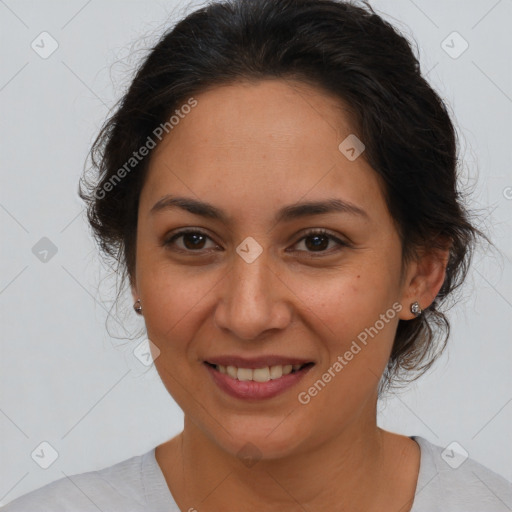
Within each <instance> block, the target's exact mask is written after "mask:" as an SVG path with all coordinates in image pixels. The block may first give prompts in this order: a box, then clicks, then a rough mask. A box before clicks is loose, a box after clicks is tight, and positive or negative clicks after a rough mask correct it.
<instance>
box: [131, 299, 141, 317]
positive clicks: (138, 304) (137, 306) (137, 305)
mask: <svg viewBox="0 0 512 512" xmlns="http://www.w3.org/2000/svg"><path fill="white" fill-rule="evenodd" d="M133 309H134V310H135V313H137V314H138V315H142V304H141V302H140V299H137V301H136V302H135V304H134V305H133Z"/></svg>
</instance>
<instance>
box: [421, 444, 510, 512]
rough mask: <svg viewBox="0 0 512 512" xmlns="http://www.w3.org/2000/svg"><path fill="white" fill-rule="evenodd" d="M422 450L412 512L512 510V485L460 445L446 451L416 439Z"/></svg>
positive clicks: (498, 511)
mask: <svg viewBox="0 0 512 512" xmlns="http://www.w3.org/2000/svg"><path fill="white" fill-rule="evenodd" d="M412 439H414V440H415V441H416V442H417V443H418V444H419V446H420V448H421V461H420V473H419V476H418V483H417V487H416V497H415V500H414V504H413V508H412V510H411V512H424V511H428V512H433V511H434V510H443V511H445V512H473V511H474V512H482V511H483V510H485V511H486V512H501V511H504V512H505V511H507V512H510V510H512V483H510V482H508V481H507V480H505V478H503V477H502V476H500V475H498V474H497V473H494V472H493V471H491V470H490V469H488V468H486V467H485V466H483V465H482V464H480V463H478V462H477V461H475V460H473V459H471V458H469V457H468V454H467V452H466V451H465V450H464V449H463V448H462V447H461V446H460V445H458V444H456V443H452V444H450V445H448V447H446V448H442V447H440V446H437V445H435V444H432V443H430V442H429V441H427V440H426V439H424V438H422V437H419V436H412Z"/></svg>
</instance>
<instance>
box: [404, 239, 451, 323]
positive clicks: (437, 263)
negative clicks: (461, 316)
mask: <svg viewBox="0 0 512 512" xmlns="http://www.w3.org/2000/svg"><path fill="white" fill-rule="evenodd" d="M449 257H450V251H449V249H432V250H429V251H427V252H424V253H423V254H422V255H421V256H420V257H419V258H418V259H417V260H416V261H415V262H414V264H413V265H412V267H411V272H410V275H408V276H407V281H406V283H405V288H404V294H403V297H402V304H403V306H404V307H403V309H402V312H401V315H400V319H401V320H412V319H414V318H417V317H418V316H420V315H421V314H422V312H423V311H424V310H425V309H427V308H428V307H429V306H430V305H431V304H432V302H433V301H434V299H435V298H436V296H437V294H438V293H439V290H440V289H441V287H442V286H443V283H444V280H445V277H446V266H447V264H448V259H449Z"/></svg>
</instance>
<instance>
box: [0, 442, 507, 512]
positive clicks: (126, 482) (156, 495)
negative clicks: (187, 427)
mask: <svg viewBox="0 0 512 512" xmlns="http://www.w3.org/2000/svg"><path fill="white" fill-rule="evenodd" d="M411 438H412V439H414V440H415V441H416V442H417V443H418V444H419V445H420V448H421V461H420V471H419V476H418V482H417V486H416V495H415V499H414V504H413V507H412V509H411V512H436V511H439V512H441V511H442V512H510V511H512V484H511V483H510V482H508V481H507V480H505V479H504V478H503V477H501V476H500V475H498V474H496V473H494V472H492V471H491V470H489V469H487V468H486V467H484V466H482V465H481V464H479V463H478V462H476V461H474V460H472V459H470V458H466V459H465V460H464V459H461V458H457V456H456V455H455V454H454V453H453V452H452V451H450V450H448V451H446V450H444V453H443V448H441V447H439V446H436V445H434V444H432V443H430V442H429V441H427V440H426V439H424V438H422V437H419V436H411ZM461 461H462V462H461ZM198 507H199V505H198ZM0 510H1V511H2V512H50V511H51V512H68V511H73V512H98V510H100V511H102V512H142V511H145V512H180V509H179V508H178V506H177V505H176V502H175V501H174V499H173V497H172V495H171V493H170V491H169V488H168V486H167V483H166V481H165V478H164V475H163V473H162V471H161V469H160V466H159V465H158V463H157V461H156V458H155V449H154V448H152V449H151V450H150V451H148V452H147V453H145V454H142V455H137V456H135V457H131V458H130V459H127V460H124V461H122V462H119V463H117V464H114V465H113V466H109V467H106V468H103V469H100V470H98V471H90V472H87V473H80V474H77V475H73V476H71V477H69V479H68V478H61V479H60V480H56V481H55V482H52V483H50V484H48V485H45V486H44V487H41V488H40V489H36V490H35V491H32V492H29V493H28V494H25V495H23V496H21V497H19V498H17V499H15V500H13V501H11V502H10V503H8V504H7V505H6V506H4V507H2V508H1V509H0ZM183 512H187V511H183Z"/></svg>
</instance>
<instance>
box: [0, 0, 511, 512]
mask: <svg viewBox="0 0 512 512" xmlns="http://www.w3.org/2000/svg"><path fill="white" fill-rule="evenodd" d="M190 5H191V7H187V3H183V2H180V3H178V2H173V1H170V0H168V1H164V0H145V1H135V0H130V1H126V0H123V1H121V0H108V1H102V2H100V1H98V0H92V1H89V2H87V1H85V0H72V1H70V0H68V1H66V2H64V1H57V0H54V1H49V0H45V1H35V0H34V1H27V0H0V31H1V32H0V34H1V36H0V37H1V40H0V43H1V44H0V52H1V58H2V60H1V67H0V104H1V108H2V111H1V112H2V115H1V117H0V130H1V133H0V141H1V151H0V162H1V172H2V185H1V189H0V221H1V261H2V271H1V276H0V311H1V313H0V315H1V330H2V344H1V357H0V372H1V385H0V433H1V440H2V441H1V442H2V446H1V452H0V461H1V467H0V504H5V503H7V502H9V501H11V500H12V499H14V498H15V497H17V496H19V495H21V494H24V493H26V492H28V491H30V490H32V489H35V488H38V487H41V486H42V485H44V484H46V483H48V482H51V481H53V480H57V479H59V478H62V477H63V476H64V475H72V474H75V473H80V472H84V471H90V470H94V469H99V468H102V467H105V466H109V465H112V464H114V463H116V462H119V461H121V460H124V459H127V458H129V457H131V456H133V455H138V454H141V453H144V452H146V451H147V450H149V449H150V448H152V447H154V446H156V445H157V444H159V443H161V442H163V441H165V440H167V439H169V438H170V437H172V436H174V435H175V434H176V433H178V432H179V431H180V430H181V427H182V413H181V411H180V410H179V409H178V407H177V406H176V405H175V404H174V402H173V400H172V398H171V397H170V396H169V395H168V393H167V392H166V390H165V389H164V387H163V385H162V384H161V382H160V380H159V377H158V375H157V374H156V372H155V370H154V368H153V367H149V368H146V367H144V366H143V365H142V364H141V363H140V362H139V361H138V360H137V359H136V358H135V357H134V356H133V354H132V350H133V349H134V348H135V347H136V346H137V345H138V343H139V342H140V341H141V340H143V339H144V337H143V336H141V337H140V338H137V337H136V336H135V335H133V336H131V338H132V339H131V340H129V339H126V332H123V330H122V329H121V328H120V326H119V324H118V323H117V321H116V320H112V319H111V320H110V321H109V322H108V325H109V331H107V329H106V327H105V321H106V317H107V311H108V310H109V308H110V306H111V305H112V301H113V299H114V298H115V281H113V280H112V279H105V278H104V276H105V272H104V271H100V269H101V267H100V263H99V257H98V253H97V250H96V247H95V245H94V243H93V241H92V239H91V236H90V234H89V230H88V227H87V224H86V222H85V217H84V215H83V211H82V208H83V205H82V204H81V202H80V200H79V198H78V196H77V184H78V179H79V177H80V174H81V172H82V169H83V165H84V162H85V159H86V155H87V152H88V150H89V148H90V145H91V143H92V141H93V139H94V137H95V135H96V133H97V131H98V129H99V128H100V126H101V124H102V122H103V120H104V119H105V117H106V115H107V113H108V109H109V108H110V107H111V106H113V104H114V102H115V101H117V100H118V99H119V98H120V95H121V94H122V92H123V90H124V87H125V86H126V85H127V84H128V82H129V78H130V76H131V75H130V73H131V72H132V70H133V67H134V66H135V64H136V63H137V61H138V59H139V58H140V57H142V56H143V55H144V48H147V47H149V46H150V44H151V43H152V42H154V41H155V38H156V37H158V36H159V35H160V33H161V31H162V30H164V29H165V28H166V27H167V26H168V24H169V21H168V16H169V15H171V14H172V15H173V16H181V15H182V14H184V13H186V12H188V11H189V10H191V9H193V8H194V7H195V6H197V5H200V4H199V3H198V2H196V3H195V4H190ZM372 5H373V6H374V8H375V9H377V11H378V12H380V13H381V14H383V15H384V16H385V17H386V18H387V19H389V20H390V21H391V22H392V23H393V24H394V25H395V26H397V27H398V28H399V29H400V30H402V31H404V32H405V34H406V35H408V37H411V35H412V34H413V37H414V39H415V40H416V41H417V43H418V45H419V50H420V56H421V64H422V69H423V70H424V72H425V73H428V79H429V80H430V81H431V83H432V84H433V85H434V87H435V88H436V89H437V90H438V91H439V92H440V95H441V96H442V97H443V98H445V99H446V101H447V102H448V104H449V105H450V108H451V110H452V111H453V112H454V114H455V117H456V124H457V128H458V132H459V135H460V137H461V144H462V157H463V158H464V159H465V162H466V184H467V185H469V186H472V187H473V188H474V194H473V203H472V204H471V207H473V208H477V209H479V210H480V221H479V223H480V225H481V227H483V228H484V229H485V230H488V233H489V234H490V236H491V237H492V239H493V241H494V243H495V244H496V247H497V248H498V251H495V252H488V253H484V252H480V253H479V254H477V257H476V258H475V261H474V265H473V268H472V271H471V274H470V276H469V279H468V282H467V284H466V286H465V288H464V290H463V294H462V297H461V300H460V301H459V302H458V303H457V304H456V306H455V307H454V308H453V309H452V310H451V311H450V319H451V321H452V333H451V339H450V342H449V346H448V349H447V351H446V353H445V355H444V356H443V358H442V359H441V360H440V361H439V362H438V363H437V364H436V366H435V367H434V369H433V370H432V371H431V372H430V373H429V374H428V375H427V376H425V377H423V378H422V379H421V380H419V381H418V382H417V383H416V384H414V385H413V386H411V387H410V388H409V389H408V390H407V391H406V392H403V393H402V394H400V395H398V396H396V397H394V398H392V399H390V400H388V401H387V402H386V403H382V404H381V411H380V424H381V426H383V427H384V428H388V429H390V430H394V431H396V432H400V433H404V434H407V435H413V434H416V435H421V436H424V437H426V438H427V439H429V440H430V441H431V442H433V443H434V444H438V445H440V446H443V447H444V446H447V445H448V444H449V443H451V442H452V441H457V442H458V443H460V444H461V445H462V446H463V447H464V448H465V449H466V450H467V451H468V452H469V455H470V457H472V458H474V459H476V460H477V461H479V462H481V463H483V464H484V465H486V466H487V467H489V468H490V469H492V470H494V471H496V472H498V473H500V474H502V475H503V476H505V477H506V478H507V479H508V480H512V465H511V464H510V461H511V460H512V453H511V452H512V434H511V433H512V429H511V423H512V422H511V419H512V372H511V371H510V367H511V356H512V343H511V328H512V265H511V257H512V235H511V233H512V229H511V228H512V222H511V217H512V188H510V187H512V172H511V161H512V154H511V150H510V148H511V141H512V129H511V122H510V119H511V113H512V73H511V60H510V53H509V51H510V47H511V43H512V40H511V39H512V38H511V32H510V25H511V22H512V2H511V1H510V0H500V1H497V0H480V1H476V0H472V1H467V0H452V1H450V2H446V1H441V0H435V1H433V0H429V1H426V0H415V1H412V0H393V1H391V0H379V1H373V2H372ZM43 31H47V32H48V33H49V34H51V36H52V37H53V38H54V39H55V40H56V41H57V42H58V45H59V46H58V49H57V50H56V51H55V52H54V53H53V54H52V55H51V56H50V57H48V58H47V59H43V58H41V57H40V56H39V55H38V54H37V53H36V52H35V51H34V50H33V49H32V48H31V43H32V41H34V40H36V42H37V39H36V38H37V37H38V36H39V34H40V33H41V32H43ZM453 31H457V32H458V33H459V34H460V35H461V36H462V37H463V38H464V39H465V40H466V41H467V43H468V44H469V48H468V49H467V50H466V51H465V52H464V53H463V54H462V55H460V56H459V57H458V58H456V59H453V58H452V57H450V56H449V55H448V54H447V53H446V52H445V51H444V50H443V48H442V46H441V44H442V41H443V40H445V39H446V37H447V36H448V35H449V34H451V33H452V32H453ZM450 44H451V43H450ZM453 44H454V45H458V44H460V41H459V42H457V41H456V42H455V43H453ZM46 48H48V46H46ZM455 48H457V46H455ZM459 48H460V46H459ZM42 237H47V238H48V239H50V240H51V241H52V243H53V244H54V245H55V246H56V248H57V253H56V254H55V255H54V256H53V257H51V258H49V260H48V261H47V262H46V263H43V262H41V261H40V260H39V259H38V258H37V257H36V256H35V255H34V254H33V252H32V248H33V246H34V245H35V244H36V243H37V242H38V241H39V240H40V239H41V238H42ZM123 308H125V309H124V310H123ZM130 308H131V302H130V301H124V302H123V301H121V309H120V310H119V311H118V312H117V313H116V312H115V311H114V312H113V315H116V314H117V318H120V319H121V321H123V318H126V319H129V320H127V323H126V329H127V332H128V333H132V334H134V333H136V332H137V331H138V330H140V328H141V327H142V326H143V324H141V320H140V319H139V318H134V317H135V315H134V314H133V312H132V311H131V309H130ZM109 332H110V334H112V336H111V335H109ZM43 441H47V442H48V443H50V445H51V446H53V447H54V449H55V450H56V451H57V452H58V458H57V460H56V461H55V462H54V463H53V464H52V465H51V466H50V467H49V468H48V469H46V470H45V469H42V468H41V467H39V465H37V464H36V463H35V462H34V461H33V460H32V458H31V453H32V452H33V451H34V449H35V448H36V447H38V446H39V444H40V443H41V442H43Z"/></svg>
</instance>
